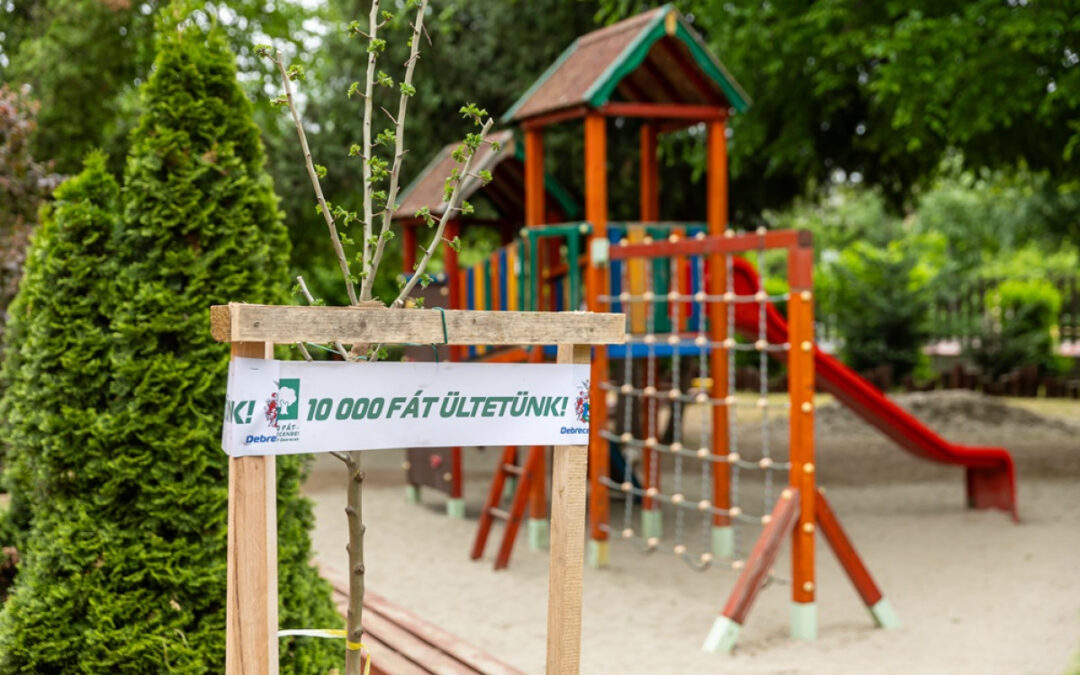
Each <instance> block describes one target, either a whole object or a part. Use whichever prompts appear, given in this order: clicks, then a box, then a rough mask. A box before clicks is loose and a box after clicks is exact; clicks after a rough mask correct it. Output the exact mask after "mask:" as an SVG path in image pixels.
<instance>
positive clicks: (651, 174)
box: [624, 122, 663, 539]
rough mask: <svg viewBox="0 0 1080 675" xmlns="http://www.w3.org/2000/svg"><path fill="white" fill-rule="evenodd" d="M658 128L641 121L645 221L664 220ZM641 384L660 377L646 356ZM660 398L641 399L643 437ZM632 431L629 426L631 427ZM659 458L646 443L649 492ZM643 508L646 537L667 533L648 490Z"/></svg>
mask: <svg viewBox="0 0 1080 675" xmlns="http://www.w3.org/2000/svg"><path fill="white" fill-rule="evenodd" d="M656 143H657V129H656V124H654V123H653V122H645V123H644V124H642V125H641V206H640V217H641V221H642V222H643V223H655V222H657V221H659V220H660V163H659V160H658V158H657V153H656V150H657V147H656ZM643 235H644V231H642V232H640V233H638V235H637V236H636V237H628V241H630V242H635V241H641V238H642V236H643ZM624 264H625V265H627V267H628V268H629V275H628V276H629V277H630V293H631V295H637V296H641V295H642V294H644V293H645V264H644V263H643V262H642V261H640V260H628V261H626V262H625V263H624ZM646 321H647V308H646V306H645V305H644V304H643V303H632V304H631V305H630V325H631V329H632V330H633V331H634V332H637V333H644V332H645V330H646ZM641 378H642V379H641V387H642V388H645V387H646V386H648V383H649V382H655V381H656V362H655V361H654V360H651V359H646V360H645V363H644V368H643V372H642V374H641ZM655 406H656V399H655V398H653V397H651V396H648V397H645V398H643V399H642V400H641V402H640V408H641V435H642V437H643V438H656V434H657V429H656V428H655V427H656V425H654V424H653V415H652V411H653V410H654V409H655ZM627 431H629V430H627ZM656 461H657V457H656V450H654V449H653V448H651V447H648V446H646V447H645V448H644V449H643V450H642V455H641V474H642V475H641V479H642V486H643V487H644V489H645V491H646V493H647V492H648V490H649V488H658V489H659V487H660V486H659V485H658V484H657V485H654V484H653V480H652V479H653V473H654V472H655V473H656V477H657V481H656V482H657V483H659V482H660V480H659V479H660V475H659V474H660V472H659V471H658V469H659V467H655V468H654V466H653V463H654V462H656ZM641 505H642V510H641V534H642V536H643V537H645V538H646V539H649V538H650V537H660V536H661V535H662V534H663V512H662V511H661V510H660V509H658V508H655V507H656V502H655V500H653V498H652V497H650V496H648V494H646V496H645V497H642V502H641Z"/></svg>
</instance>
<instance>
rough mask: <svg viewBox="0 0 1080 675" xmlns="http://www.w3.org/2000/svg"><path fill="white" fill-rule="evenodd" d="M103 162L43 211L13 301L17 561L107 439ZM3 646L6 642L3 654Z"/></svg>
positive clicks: (4, 531)
mask: <svg viewBox="0 0 1080 675" xmlns="http://www.w3.org/2000/svg"><path fill="white" fill-rule="evenodd" d="M105 163H106V159H105V156H104V155H101V154H98V153H94V154H92V155H90V156H89V157H88V158H87V160H86V166H85V169H84V170H83V172H82V173H81V174H79V175H78V176H76V177H74V178H72V179H70V180H68V181H67V182H65V183H64V184H63V186H62V187H61V188H60V189H59V190H57V192H56V202H55V203H54V204H53V205H51V206H49V207H46V208H45V210H44V211H43V213H42V216H43V217H42V222H41V225H40V226H39V227H38V229H37V232H36V234H35V235H34V239H33V243H32V246H31V248H30V250H29V252H28V256H27V264H26V268H25V275H24V277H23V281H22V283H21V284H20V286H19V292H18V295H17V296H16V297H15V299H14V301H13V302H12V304H11V307H10V309H11V313H10V317H11V320H10V323H9V328H10V330H9V332H8V335H7V337H8V339H7V341H6V343H5V349H4V367H3V373H2V379H3V382H4V395H3V397H2V398H0V425H2V427H3V432H2V433H0V437H2V438H3V439H4V442H3V444H2V447H0V451H2V452H3V462H2V463H3V465H4V475H3V482H4V487H5V489H6V490H7V492H8V493H9V494H10V495H11V500H12V501H11V505H10V507H9V509H8V511H7V512H6V513H5V514H4V515H3V518H2V520H3V524H2V525H0V546H3V547H4V548H5V549H6V550H7V552H8V555H7V556H6V557H7V558H8V561H9V564H10V563H11V562H13V561H14V560H17V559H18V557H20V556H21V557H25V556H26V554H27V553H28V547H27V542H26V538H27V536H28V533H29V529H30V522H31V515H32V513H33V512H34V511H35V510H36V507H37V506H38V505H40V504H54V503H56V502H57V500H63V499H65V498H66V497H68V496H70V495H72V494H74V493H76V492H78V491H80V490H81V489H85V488H86V487H88V483H87V481H86V478H87V474H86V473H84V471H83V467H84V466H85V464H86V462H87V460H88V459H89V458H91V457H93V456H94V455H95V454H98V453H97V452H96V451H97V450H100V447H101V445H100V440H99V437H98V435H97V434H98V431H99V429H100V422H101V414H102V411H103V410H104V408H105V407H106V398H105V395H104V392H105V391H106V390H107V384H108V365H107V362H108V334H109V318H108V315H107V313H106V308H105V307H104V306H103V303H105V298H106V297H107V280H108V279H109V278H111V276H112V261H111V260H110V256H109V251H108V240H109V235H110V231H111V229H112V223H113V221H114V219H115V214H116V213H117V203H118V199H119V192H120V189H119V186H118V185H117V183H116V181H115V180H114V179H113V177H112V176H111V175H110V174H109V173H108V172H107V171H106V169H105ZM31 560H33V558H31ZM11 571H12V570H11V569H9V570H8V574H6V575H0V576H3V577H4V578H3V579H0V586H6V585H7V583H8V582H10V578H9V577H10V572H11ZM4 595H6V588H0V597H2V596H4ZM5 652H6V650H5V649H3V646H2V644H0V654H3V653H5Z"/></svg>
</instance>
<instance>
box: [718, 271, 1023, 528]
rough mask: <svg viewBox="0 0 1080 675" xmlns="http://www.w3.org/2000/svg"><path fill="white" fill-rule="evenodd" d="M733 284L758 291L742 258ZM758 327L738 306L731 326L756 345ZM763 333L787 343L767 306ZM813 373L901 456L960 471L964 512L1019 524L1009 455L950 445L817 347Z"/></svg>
mask: <svg viewBox="0 0 1080 675" xmlns="http://www.w3.org/2000/svg"><path fill="white" fill-rule="evenodd" d="M734 281H735V293H736V294H738V295H753V294H754V293H756V292H757V290H758V286H759V283H758V275H757V270H756V269H755V268H754V266H753V265H752V264H751V263H749V262H748V261H746V260H744V259H742V258H738V257H736V258H735V264H734ZM758 324H759V316H758V307H757V305H756V304H751V303H740V304H738V305H736V310H735V325H736V329H737V330H738V331H739V332H740V333H742V334H745V335H748V336H750V338H751V339H757V336H758ZM766 330H767V335H768V339H769V342H786V341H787V339H788V331H787V322H785V321H784V319H783V317H781V316H780V313H779V312H778V311H776V308H775V307H773V306H772V305H771V304H770V305H768V307H767V311H766ZM814 367H815V369H816V376H817V381H818V383H819V385H820V387H821V388H822V389H824V390H825V391H827V392H829V393H830V394H832V395H833V396H835V397H836V399H837V400H838V401H840V402H841V403H843V404H844V405H846V406H847V407H849V408H851V410H852V411H854V412H855V414H857V415H858V416H859V417H861V418H862V419H863V420H864V421H865V422H867V423H868V424H871V425H873V426H874V427H876V428H877V429H878V430H879V431H881V432H882V433H883V434H885V435H886V436H888V437H889V438H891V439H892V440H893V441H895V442H896V444H897V445H899V446H900V447H901V448H903V449H904V450H907V451H908V452H910V453H911V454H913V455H915V456H917V457H921V458H923V459H928V460H930V461H933V462H941V463H943V464H958V465H960V466H963V467H964V469H965V471H966V478H967V500H968V506H970V507H971V508H976V509H990V508H994V509H1001V510H1002V511H1008V512H1009V513H1011V514H1012V517H1013V520H1015V521H1019V514H1018V513H1017V509H1016V470H1015V468H1014V467H1013V460H1012V456H1011V455H1010V454H1009V452H1008V450H1005V449H1004V448H992V447H980V446H968V445H957V444H955V443H949V442H948V441H946V440H945V439H944V438H942V437H941V436H939V435H938V434H936V433H934V432H933V431H932V430H931V429H930V428H928V427H927V426H926V425H924V424H923V423H922V422H920V421H919V420H917V419H916V418H915V417H913V416H912V415H910V414H909V413H908V412H907V411H905V410H904V409H903V408H901V407H900V406H898V405H896V404H895V403H893V402H892V401H890V400H889V399H888V398H886V397H885V396H884V395H882V393H881V392H880V391H878V390H877V389H876V388H875V387H873V386H872V385H871V384H869V383H868V382H867V381H866V380H864V379H863V378H861V377H859V375H858V374H856V373H855V372H854V371H853V370H851V369H850V368H848V367H847V366H845V365H844V364H842V363H840V361H838V360H837V359H835V358H833V357H832V356H829V355H828V354H826V353H825V352H823V351H821V350H820V349H818V348H817V346H816V345H815V347H814Z"/></svg>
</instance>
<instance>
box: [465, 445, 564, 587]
mask: <svg viewBox="0 0 1080 675" xmlns="http://www.w3.org/2000/svg"><path fill="white" fill-rule="evenodd" d="M545 449H546V448H545V447H544V446H542V445H534V446H532V447H531V448H529V452H528V455H527V456H526V458H525V462H524V463H523V464H520V465H519V464H518V463H517V455H518V452H517V446H513V445H511V446H507V447H506V449H505V450H503V455H502V458H501V459H500V460H499V466H498V468H497V469H496V470H495V476H494V477H493V478H492V480H491V490H490V491H489V492H488V497H487V501H486V502H484V510H483V511H482V512H481V513H480V525H479V527H478V528H477V530H476V540H475V541H474V542H473V547H472V553H471V554H470V557H471V558H472V559H473V560H479V559H480V557H481V556H483V555H484V547H485V546H486V545H487V539H488V534H489V533H490V532H491V525H492V523H493V522H494V521H495V519H496V518H497V519H499V520H502V521H505V522H506V529H504V530H503V538H502V543H501V544H499V553H498V555H496V556H495V569H497V570H501V569H503V568H505V567H506V566H507V565H509V564H510V553H511V552H512V551H513V549H514V540H515V539H516V538H517V531H518V527H519V526H520V525H521V519H522V517H524V515H525V508H526V507H527V506H528V505H529V494H530V492H531V489H532V486H533V484H534V483H535V482H536V480H537V477H538V476H539V475H540V472H542V471H543V470H544V452H545ZM510 476H512V477H513V478H514V479H516V480H515V481H514V482H515V483H516V485H515V486H514V488H513V493H514V494H513V497H512V499H511V500H510V510H509V511H506V510H504V509H501V508H499V505H500V501H501V498H502V495H503V489H504V488H505V486H506V479H507V477H510Z"/></svg>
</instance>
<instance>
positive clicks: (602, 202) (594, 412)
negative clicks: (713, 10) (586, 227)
mask: <svg viewBox="0 0 1080 675" xmlns="http://www.w3.org/2000/svg"><path fill="white" fill-rule="evenodd" d="M585 220H587V221H589V223H590V224H592V227H593V230H592V236H590V237H589V246H588V251H589V265H588V267H586V268H585V288H586V306H587V308H588V309H589V311H591V312H599V311H603V307H604V303H601V302H600V300H599V296H601V295H607V293H608V288H607V275H606V273H605V272H606V270H604V269H601V267H600V263H599V261H596V260H593V257H592V256H593V247H592V242H593V241H595V240H605V239H607V221H608V192H607V119H606V118H605V117H604V116H603V115H601V114H599V113H597V112H590V113H589V114H588V116H587V117H586V118H585ZM607 377H608V363H607V350H605V349H604V348H603V347H599V348H597V349H596V350H595V351H594V354H593V359H592V370H591V375H590V389H589V413H590V418H591V419H590V428H591V430H592V433H590V434H589V470H590V482H591V490H590V491H589V519H590V521H589V526H590V535H589V536H590V538H591V539H593V540H594V541H598V542H604V541H606V540H607V538H608V536H607V532H606V531H604V530H603V529H602V528H601V525H606V524H607V523H608V490H607V487H606V486H605V485H604V484H603V483H602V482H601V480H600V479H601V478H602V477H603V478H606V477H607V476H608V474H609V457H608V442H607V440H606V439H604V438H603V437H602V436H601V435H600V431H602V430H603V429H605V428H606V427H607V396H606V393H605V392H604V390H602V389H601V388H600V383H601V382H604V381H606V380H607ZM599 562H601V563H602V562H603V561H599Z"/></svg>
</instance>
